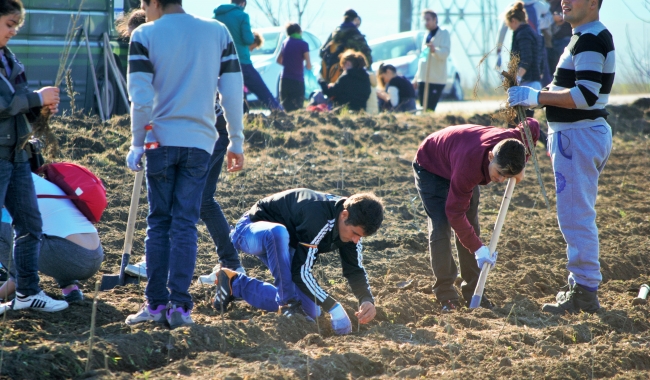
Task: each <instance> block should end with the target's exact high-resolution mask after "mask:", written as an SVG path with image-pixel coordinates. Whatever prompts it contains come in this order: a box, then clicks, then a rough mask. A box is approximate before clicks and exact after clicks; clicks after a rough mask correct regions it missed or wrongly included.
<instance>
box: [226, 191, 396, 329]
mask: <svg viewBox="0 0 650 380" xmlns="http://www.w3.org/2000/svg"><path fill="white" fill-rule="evenodd" d="M383 219H384V207H383V204H382V201H381V200H380V199H379V198H377V197H376V196H375V195H373V194H370V193H363V194H356V195H352V196H351V197H349V198H345V197H339V196H335V195H330V194H324V193H320V192H317V191H313V190H309V189H293V190H287V191H283V192H281V193H277V194H274V195H271V196H269V197H267V198H264V199H262V200H260V201H259V202H257V203H256V204H255V205H254V206H253V207H252V208H251V209H250V210H249V211H248V212H246V213H245V214H244V216H242V218H241V219H239V222H237V226H236V227H235V232H234V233H233V235H232V241H233V243H234V244H235V247H236V248H237V249H239V250H241V251H242V252H245V253H248V254H250V255H255V256H257V257H258V258H259V259H260V260H262V261H263V262H264V263H265V264H266V265H267V266H268V268H269V269H270V270H271V273H272V274H273V277H274V279H275V282H274V284H273V285H271V284H269V283H265V282H263V281H261V280H258V279H256V278H252V277H248V276H246V275H243V274H238V273H236V272H234V271H232V270H229V269H222V270H220V271H219V272H218V273H217V281H216V284H217V292H216V295H215V301H214V306H215V308H216V309H217V310H218V311H220V310H224V311H225V310H227V308H228V305H229V304H230V302H231V301H232V300H233V299H234V298H235V297H237V298H243V299H244V301H246V302H248V303H249V304H250V305H252V306H254V307H256V308H260V309H263V310H266V311H271V312H276V311H279V312H280V314H283V315H285V316H293V315H295V314H299V315H304V316H306V317H308V318H311V319H315V318H317V317H318V316H320V314H321V309H320V307H322V308H323V309H324V310H326V311H327V312H328V313H329V314H330V316H331V318H332V327H333V328H334V331H335V332H336V333H337V334H348V333H350V332H351V331H352V325H351V323H350V318H349V317H348V315H347V314H346V312H345V310H344V309H343V306H342V305H341V304H340V303H339V302H338V301H336V300H335V299H334V298H332V297H331V296H330V295H329V294H327V292H326V291H325V290H323V289H322V288H321V287H320V286H319V285H318V282H317V281H316V279H315V278H314V275H313V274H312V270H313V266H314V264H315V263H316V259H317V258H318V255H319V254H320V253H326V252H332V251H334V250H337V249H338V252H339V256H340V259H341V265H342V267H343V276H345V277H346V278H347V280H348V283H349V285H350V287H351V288H352V292H353V293H354V295H355V296H356V297H357V299H358V300H359V305H360V306H359V310H358V311H357V312H356V313H355V315H356V316H357V318H358V319H359V322H360V323H362V324H364V323H368V322H370V321H371V320H372V319H373V318H374V317H375V314H376V310H375V306H374V298H373V296H372V292H371V290H370V285H369V282H368V275H367V273H366V271H365V269H364V268H363V264H362V254H361V251H362V246H361V238H362V237H365V236H370V235H373V234H374V233H375V232H377V230H378V229H379V227H381V223H382V221H383Z"/></svg>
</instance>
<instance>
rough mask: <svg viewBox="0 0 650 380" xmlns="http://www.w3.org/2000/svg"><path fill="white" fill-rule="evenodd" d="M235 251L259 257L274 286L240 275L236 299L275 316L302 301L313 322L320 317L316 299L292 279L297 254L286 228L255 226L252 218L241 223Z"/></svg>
mask: <svg viewBox="0 0 650 380" xmlns="http://www.w3.org/2000/svg"><path fill="white" fill-rule="evenodd" d="M232 241H233V243H234V244H235V247H236V248H237V249H239V250H240V251H242V252H245V253H248V254H250V255H254V256H256V257H257V258H258V259H260V260H261V261H262V262H263V263H264V264H265V265H266V266H267V267H268V268H269V270H270V271H271V274H273V278H274V280H275V281H274V285H272V284H269V283H266V282H264V281H261V280H258V279H256V278H253V277H248V276H246V275H243V274H240V275H238V276H237V277H236V278H235V279H234V280H233V283H232V290H233V295H234V296H235V297H238V298H242V299H244V301H246V302H248V304H250V305H251V306H253V307H256V308H258V309H262V310H266V311H271V312H275V311H278V308H279V306H281V305H286V304H288V303H289V302H293V301H300V302H301V303H302V308H303V310H304V311H305V313H306V314H307V315H309V316H310V317H312V318H317V317H318V316H320V307H319V306H318V305H317V304H316V303H315V302H314V299H313V298H312V297H310V296H308V295H306V294H305V293H303V292H302V291H301V290H300V289H298V288H297V287H296V285H295V284H294V283H293V280H292V279H291V260H292V259H293V253H294V252H295V250H294V249H293V248H291V247H290V246H289V232H288V231H287V228H286V227H285V226H283V225H282V224H278V223H271V222H255V223H252V222H251V220H250V218H249V217H248V214H246V215H244V216H243V217H242V218H241V219H239V221H238V222H237V226H236V227H235V232H234V233H233V235H232Z"/></svg>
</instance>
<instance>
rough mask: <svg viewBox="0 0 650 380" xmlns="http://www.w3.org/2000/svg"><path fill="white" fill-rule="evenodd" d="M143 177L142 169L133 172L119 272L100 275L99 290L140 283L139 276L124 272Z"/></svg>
mask: <svg viewBox="0 0 650 380" xmlns="http://www.w3.org/2000/svg"><path fill="white" fill-rule="evenodd" d="M143 178H144V169H143V170H140V171H139V172H137V173H136V174H135V183H134V184H133V193H132V194H131V207H130V208H129V219H128V220H127V222H126V236H125V237H124V253H122V265H120V273H119V274H105V275H103V276H102V283H101V285H100V288H99V289H100V290H101V291H106V290H111V289H113V288H115V287H116V286H124V285H127V284H138V283H140V277H133V276H129V275H128V274H126V273H125V272H124V270H125V269H126V266H127V265H129V259H130V258H131V249H132V248H133V232H134V230H135V221H136V218H137V215H138V203H139V202H140V190H141V189H142V179H143Z"/></svg>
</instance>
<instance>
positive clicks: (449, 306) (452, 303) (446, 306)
mask: <svg viewBox="0 0 650 380" xmlns="http://www.w3.org/2000/svg"><path fill="white" fill-rule="evenodd" d="M438 303H439V304H440V306H441V307H442V312H443V313H451V312H452V311H456V310H458V309H460V308H461V307H462V306H461V304H460V301H458V299H450V300H446V301H439V302H438Z"/></svg>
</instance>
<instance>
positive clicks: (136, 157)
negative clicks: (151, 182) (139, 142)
mask: <svg viewBox="0 0 650 380" xmlns="http://www.w3.org/2000/svg"><path fill="white" fill-rule="evenodd" d="M143 155H144V147H141V146H131V148H130V149H129V154H127V155H126V166H128V167H129V169H131V170H133V171H134V172H139V171H140V170H142V169H144V167H143V166H142V156H143Z"/></svg>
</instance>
